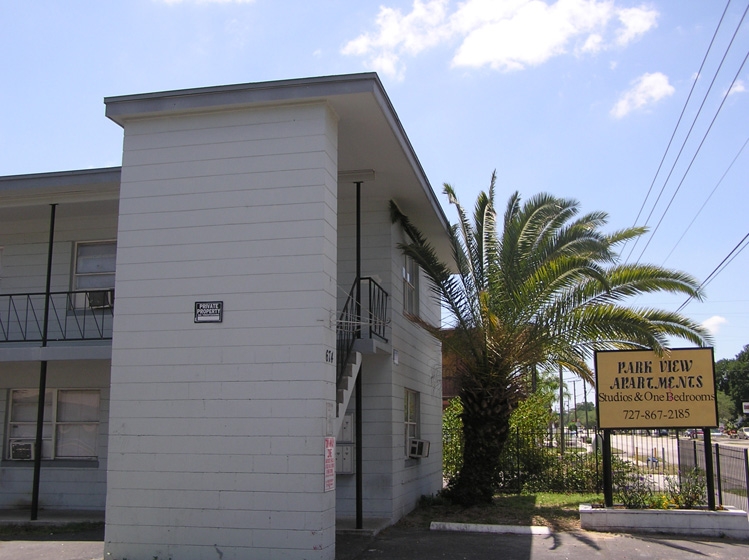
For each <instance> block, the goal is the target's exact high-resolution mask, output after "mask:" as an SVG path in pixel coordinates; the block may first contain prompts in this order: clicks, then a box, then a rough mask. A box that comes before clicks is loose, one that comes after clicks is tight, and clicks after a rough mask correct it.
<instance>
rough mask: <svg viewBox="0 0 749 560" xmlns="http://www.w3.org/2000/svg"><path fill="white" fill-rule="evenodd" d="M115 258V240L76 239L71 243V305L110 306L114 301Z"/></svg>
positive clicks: (78, 306)
mask: <svg viewBox="0 0 749 560" xmlns="http://www.w3.org/2000/svg"><path fill="white" fill-rule="evenodd" d="M116 259H117V243H116V242H115V241H96V242H85V243H84V242H79V243H76V245H75V263H73V290H74V291H76V292H80V291H83V290H85V293H81V294H76V297H75V306H76V307H77V308H82V307H93V308H99V307H112V305H113V304H114V273H115V261H116Z"/></svg>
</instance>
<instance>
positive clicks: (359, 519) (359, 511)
mask: <svg viewBox="0 0 749 560" xmlns="http://www.w3.org/2000/svg"><path fill="white" fill-rule="evenodd" d="M361 184H362V182H361V181H357V182H356V321H357V325H358V326H357V330H356V338H361ZM363 368H364V360H362V364H361V365H360V366H359V374H358V375H357V376H356V528H357V529H362V528H363V527H364V513H363V510H364V507H363V502H364V482H363V477H362V463H363V461H362V448H363V447H364V446H363V445H362V431H363V430H362V380H361V378H362V373H363Z"/></svg>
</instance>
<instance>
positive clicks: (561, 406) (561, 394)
mask: <svg viewBox="0 0 749 560" xmlns="http://www.w3.org/2000/svg"><path fill="white" fill-rule="evenodd" d="M559 451H560V452H561V453H562V454H564V375H563V374H562V366H561V365H560V366H559Z"/></svg>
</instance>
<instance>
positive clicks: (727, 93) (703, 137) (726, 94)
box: [637, 5, 749, 262]
mask: <svg viewBox="0 0 749 560" xmlns="http://www.w3.org/2000/svg"><path fill="white" fill-rule="evenodd" d="M747 11H749V5H747V9H746V10H745V11H744V16H746V13H747ZM741 20H742V21H743V20H744V18H743V17H742V18H741ZM736 31H738V28H737V29H736ZM726 52H727V51H726ZM747 59H749V52H747V53H746V56H745V57H744V60H743V62H742V63H741V66H740V67H739V69H738V71H737V72H736V75H735V76H734V77H733V80H732V81H731V86H730V87H729V88H728V90H726V93H725V95H724V96H723V100H722V101H721V102H720V106H719V107H718V110H717V111H716V112H715V115H714V116H713V120H711V121H710V126H708V127H707V130H706V131H705V134H704V135H703V136H702V140H701V141H700V144H699V146H697V150H696V151H695V152H694V155H693V156H692V159H691V160H690V162H689V165H688V166H687V169H686V171H684V174H683V175H682V177H681V181H679V184H678V185H677V186H676V190H675V191H674V194H673V195H672V196H671V200H669V201H668V205H667V206H666V209H665V210H664V211H663V214H661V219H660V220H658V224H657V225H656V226H655V228H654V229H653V231H652V233H651V234H650V239H648V242H647V243H646V244H645V247H644V248H643V249H642V251H641V252H640V256H639V257H638V258H637V261H638V262H639V260H640V259H641V258H642V255H643V254H644V253H645V250H646V249H647V248H648V246H649V245H650V242H651V241H652V240H653V237H655V233H656V232H657V231H658V228H660V226H661V223H663V219H664V218H665V217H666V214H667V213H668V210H669V208H671V203H673V201H674V198H676V195H677V194H678V192H679V190H680V189H681V186H682V185H683V184H684V180H685V179H686V178H687V174H688V173H689V170H690V169H691V168H692V164H694V160H695V159H697V156H698V155H699V153H700V150H701V149H702V145H703V144H704V143H705V140H707V136H708V134H710V131H711V130H712V128H713V125H714V124H715V121H716V119H717V118H718V115H719V114H720V111H721V109H723V105H724V104H725V102H726V99H728V95H729V94H730V93H731V89H733V86H734V84H735V83H736V80H737V79H738V77H739V74H741V71H742V70H743V69H744V65H745V64H746V61H747ZM690 131H691V130H690ZM674 165H676V163H674ZM669 176H670V174H669ZM664 186H665V185H664Z"/></svg>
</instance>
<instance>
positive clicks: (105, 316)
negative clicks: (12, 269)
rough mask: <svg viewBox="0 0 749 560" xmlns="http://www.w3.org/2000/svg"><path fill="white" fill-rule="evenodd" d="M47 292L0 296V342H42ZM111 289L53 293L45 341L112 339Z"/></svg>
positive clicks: (112, 305)
mask: <svg viewBox="0 0 749 560" xmlns="http://www.w3.org/2000/svg"><path fill="white" fill-rule="evenodd" d="M46 299H47V298H46V294H44V293H43V292H42V293H30V294H3V295H0V344H2V343H42V341H43V340H44V333H45V328H44V307H45V300H46ZM113 318H114V290H88V291H76V292H52V293H50V295H49V313H48V321H47V328H46V335H47V336H46V340H47V342H69V341H87V340H111V339H112V320H113Z"/></svg>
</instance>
